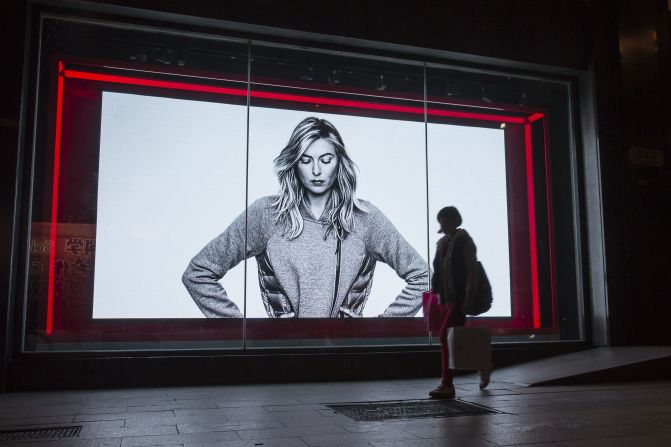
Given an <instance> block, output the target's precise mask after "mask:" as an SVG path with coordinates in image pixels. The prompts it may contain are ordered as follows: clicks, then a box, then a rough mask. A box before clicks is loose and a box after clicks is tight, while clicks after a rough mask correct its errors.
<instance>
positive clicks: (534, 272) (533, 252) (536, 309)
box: [524, 124, 541, 329]
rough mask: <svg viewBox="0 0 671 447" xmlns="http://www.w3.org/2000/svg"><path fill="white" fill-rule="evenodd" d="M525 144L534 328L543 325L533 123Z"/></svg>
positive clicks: (525, 132) (528, 126)
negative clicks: (539, 278)
mask: <svg viewBox="0 0 671 447" xmlns="http://www.w3.org/2000/svg"><path fill="white" fill-rule="evenodd" d="M524 146H525V149H526V164H527V203H528V207H529V249H530V257H531V305H532V312H533V324H534V329H540V327H541V315H540V303H539V296H538V251H537V248H538V247H537V246H536V202H535V196H534V175H533V174H534V171H533V158H532V145H531V125H530V124H525V125H524Z"/></svg>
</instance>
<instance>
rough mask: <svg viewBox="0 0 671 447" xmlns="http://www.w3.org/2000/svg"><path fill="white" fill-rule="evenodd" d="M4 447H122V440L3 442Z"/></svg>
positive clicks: (77, 439)
mask: <svg viewBox="0 0 671 447" xmlns="http://www.w3.org/2000/svg"><path fill="white" fill-rule="evenodd" d="M1 445H2V446H3V447H120V446H121V438H103V439H79V438H67V439H59V440H57V441H46V440H40V441H32V442H3V443H2V444H1Z"/></svg>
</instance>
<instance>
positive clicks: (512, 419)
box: [0, 372, 671, 447]
mask: <svg viewBox="0 0 671 447" xmlns="http://www.w3.org/2000/svg"><path fill="white" fill-rule="evenodd" d="M492 379H493V382H492V384H491V385H490V387H489V389H488V390H485V391H480V390H479V389H478V386H477V380H478V379H477V377H476V376H475V375H470V376H461V377H457V379H456V381H455V383H456V386H457V394H458V398H459V399H462V400H464V401H467V402H473V403H477V404H480V405H484V406H488V407H491V408H493V409H495V410H498V411H500V412H502V413H499V414H491V415H483V416H459V417H448V418H424V419H405V420H389V421H381V422H357V421H354V420H352V419H350V418H348V417H346V416H344V415H342V414H338V413H336V412H334V411H333V410H331V409H329V408H328V407H326V406H325V404H329V403H343V402H365V401H384V400H416V399H426V398H427V397H428V396H427V393H428V391H429V390H430V389H432V388H433V387H434V386H435V385H436V382H437V380H429V379H415V380H398V381H374V382H340V383H304V384H281V385H268V384H264V385H240V386H234V385H231V386H216V387H188V388H156V389H151V388H145V389H126V390H100V391H66V392H62V391H59V392H36V393H10V394H0V431H4V430H14V429H27V428H31V427H46V426H52V427H64V426H73V425H81V426H82V429H81V433H80V435H79V437H76V438H63V439H60V440H33V441H30V442H28V441H24V442H14V441H11V442H10V441H0V447H5V446H28V445H35V446H42V447H49V446H87V447H88V446H91V447H93V446H110V447H112V446H117V447H118V446H123V447H135V446H184V447H195V446H230V447H256V446H264V447H306V446H309V447H328V446H348V447H358V446H373V447H397V446H398V447H433V446H436V447H438V446H441V447H442V446H468V447H478V446H496V445H506V446H508V445H526V446H535V447H540V446H543V447H549V446H552V447H565V446H581V447H582V446H585V447H587V446H590V447H592V446H596V447H599V446H608V447H617V446H636V447H645V446H664V445H671V382H646V383H627V384H621V385H610V384H609V385H590V386H570V387H538V388H526V387H522V386H519V385H515V384H512V383H505V382H497V381H496V372H494V375H493V377H492Z"/></svg>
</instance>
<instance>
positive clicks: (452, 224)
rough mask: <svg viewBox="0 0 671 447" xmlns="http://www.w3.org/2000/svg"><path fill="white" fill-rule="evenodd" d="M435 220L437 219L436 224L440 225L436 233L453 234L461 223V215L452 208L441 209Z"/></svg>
mask: <svg viewBox="0 0 671 447" xmlns="http://www.w3.org/2000/svg"><path fill="white" fill-rule="evenodd" d="M436 219H438V223H439V224H440V230H438V232H439V233H445V234H454V232H455V231H457V228H459V227H460V226H461V223H462V220H461V214H459V210H458V209H457V208H456V207H454V206H446V207H445V208H442V209H441V210H440V211H438V215H437V216H436Z"/></svg>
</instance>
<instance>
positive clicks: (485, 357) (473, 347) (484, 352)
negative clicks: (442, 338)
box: [447, 327, 492, 369]
mask: <svg viewBox="0 0 671 447" xmlns="http://www.w3.org/2000/svg"><path fill="white" fill-rule="evenodd" d="M491 343H492V335H491V333H490V332H489V329H488V328H468V327H451V328H450V329H449V330H448V331H447V346H448V350H449V352H450V362H449V368H450V369H487V368H489V367H491V364H492V347H491Z"/></svg>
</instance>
